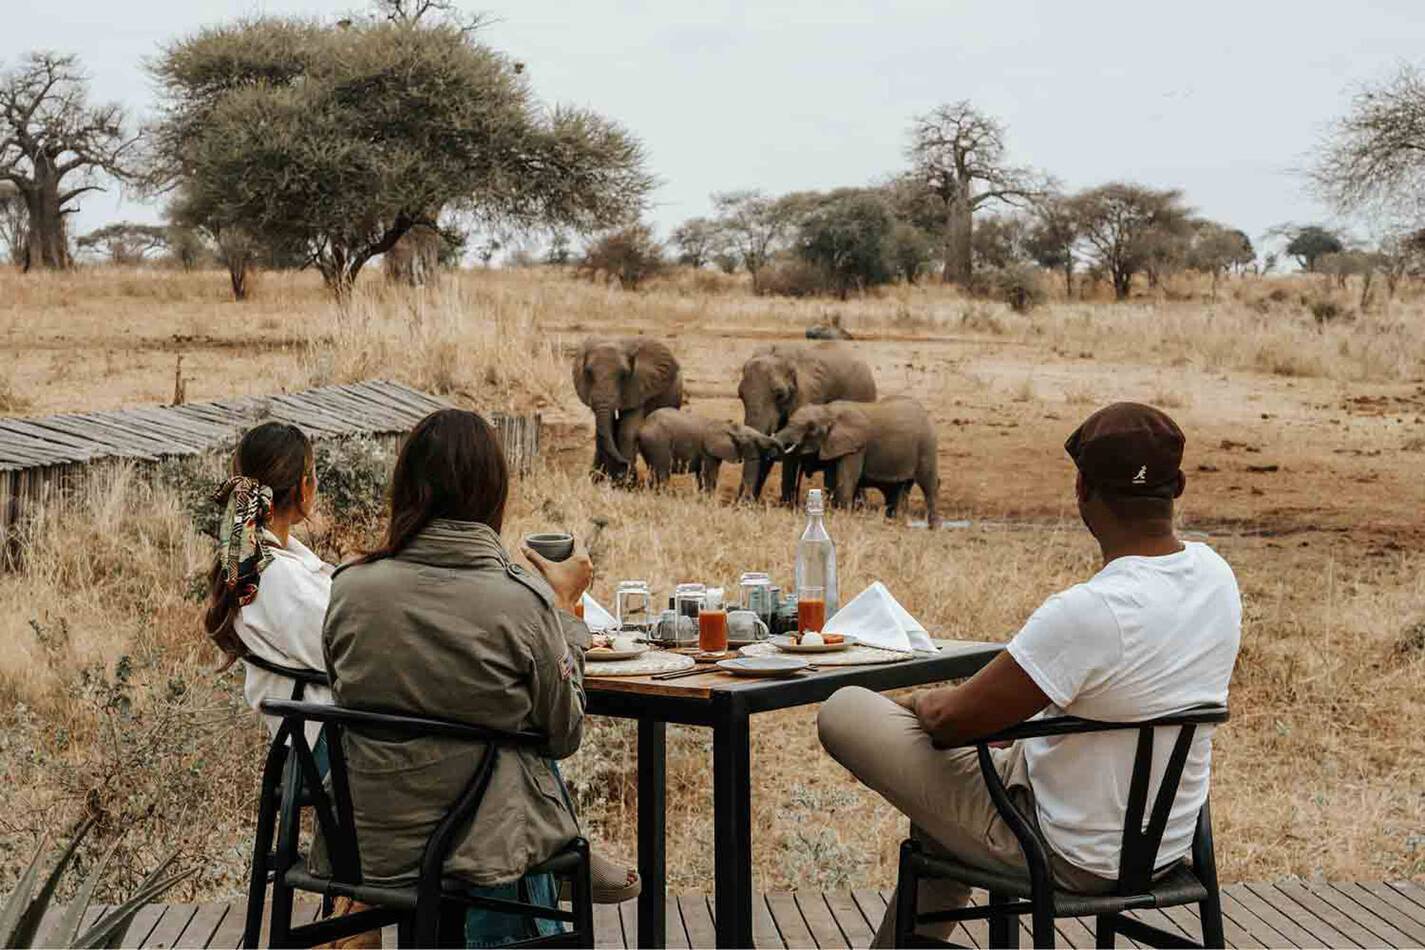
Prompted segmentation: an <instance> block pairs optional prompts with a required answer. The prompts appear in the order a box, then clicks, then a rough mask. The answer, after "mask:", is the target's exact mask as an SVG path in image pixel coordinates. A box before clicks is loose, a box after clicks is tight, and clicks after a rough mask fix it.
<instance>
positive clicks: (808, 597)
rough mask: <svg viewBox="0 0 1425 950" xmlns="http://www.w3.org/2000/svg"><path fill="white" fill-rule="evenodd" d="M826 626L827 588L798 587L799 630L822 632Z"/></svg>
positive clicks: (801, 631) (802, 631) (799, 631)
mask: <svg viewBox="0 0 1425 950" xmlns="http://www.w3.org/2000/svg"><path fill="white" fill-rule="evenodd" d="M824 626H826V588H825V587H798V588H797V632H798V633H813V632H815V633H820V632H821V628H822V627H824Z"/></svg>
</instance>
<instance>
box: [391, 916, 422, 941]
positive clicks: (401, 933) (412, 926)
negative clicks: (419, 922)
mask: <svg viewBox="0 0 1425 950" xmlns="http://www.w3.org/2000/svg"><path fill="white" fill-rule="evenodd" d="M396 946H398V947H419V946H421V944H419V943H417V942H416V915H415V912H414V911H412V912H411V913H408V914H402V915H401V919H400V920H398V921H396Z"/></svg>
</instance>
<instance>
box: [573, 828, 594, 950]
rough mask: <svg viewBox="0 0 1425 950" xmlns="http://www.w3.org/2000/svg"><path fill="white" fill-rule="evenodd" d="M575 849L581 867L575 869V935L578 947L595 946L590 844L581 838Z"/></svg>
mask: <svg viewBox="0 0 1425 950" xmlns="http://www.w3.org/2000/svg"><path fill="white" fill-rule="evenodd" d="M575 847H576V848H577V849H578V851H579V866H578V867H577V868H575V869H574V882H573V883H574V886H573V887H572V888H571V890H572V891H573V893H572V895H571V896H572V897H573V909H574V933H575V935H577V936H578V937H579V938H580V939H578V940H577V941H576V945H578V946H582V947H592V946H593V945H594V882H593V871H592V868H591V864H590V861H591V859H590V856H589V842H587V841H585V840H584V839H583V838H580V839H579V841H578V843H577V844H576V845H575Z"/></svg>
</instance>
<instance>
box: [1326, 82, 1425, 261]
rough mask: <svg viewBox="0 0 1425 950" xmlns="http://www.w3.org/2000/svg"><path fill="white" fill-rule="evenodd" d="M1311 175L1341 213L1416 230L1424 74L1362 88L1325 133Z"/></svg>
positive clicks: (1422, 209)
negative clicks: (1399, 222) (1364, 214)
mask: <svg viewBox="0 0 1425 950" xmlns="http://www.w3.org/2000/svg"><path fill="white" fill-rule="evenodd" d="M1311 177H1312V181H1313V184H1314V185H1315V187H1316V190H1317V192H1318V193H1319V194H1320V195H1321V196H1322V197H1324V198H1326V199H1327V200H1328V201H1330V202H1331V204H1332V205H1333V206H1335V208H1336V210H1338V211H1340V212H1343V213H1354V212H1360V211H1365V210H1370V209H1376V210H1378V211H1383V212H1385V214H1386V215H1387V216H1388V217H1391V218H1397V219H1404V221H1405V222H1406V223H1408V224H1409V225H1410V226H1412V227H1418V226H1419V222H1420V220H1421V218H1422V216H1425V75H1422V73H1421V71H1420V70H1419V69H1417V68H1415V67H1413V66H1403V67H1401V69H1400V70H1399V71H1398V72H1397V73H1396V74H1395V75H1394V76H1392V77H1391V78H1389V79H1387V80H1385V81H1384V82H1382V83H1380V84H1378V85H1374V86H1367V87H1366V88H1364V89H1362V90H1361V91H1360V92H1359V93H1358V94H1357V95H1356V97H1355V99H1354V100H1353V101H1352V103H1351V108H1350V111H1349V112H1348V113H1347V114H1346V115H1345V116H1343V117H1342V118H1340V119H1339V120H1337V122H1336V123H1335V124H1334V126H1332V127H1331V129H1330V131H1329V132H1328V133H1327V135H1326V138H1325V140H1324V141H1323V142H1322V144H1321V150H1320V153H1319V155H1318V156H1317V160H1316V164H1315V166H1314V168H1313V169H1312V175H1311ZM1333 253H1339V252H1333Z"/></svg>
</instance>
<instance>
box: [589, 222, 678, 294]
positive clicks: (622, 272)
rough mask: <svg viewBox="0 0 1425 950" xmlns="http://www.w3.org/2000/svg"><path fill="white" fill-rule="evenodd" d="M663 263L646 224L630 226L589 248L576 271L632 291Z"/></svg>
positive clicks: (659, 251) (661, 254)
mask: <svg viewBox="0 0 1425 950" xmlns="http://www.w3.org/2000/svg"><path fill="white" fill-rule="evenodd" d="M663 264H664V262H663V246H662V245H661V244H659V243H658V242H657V241H655V240H654V239H653V230H652V229H651V228H650V227H649V226H648V225H646V224H634V225H630V226H629V227H626V228H623V229H621V230H618V231H614V232H612V233H610V234H606V235H604V236H603V237H601V238H599V239H598V240H597V241H595V242H594V243H593V244H591V245H589V247H588V249H587V250H586V251H585V252H584V260H583V261H582V262H581V263H580V264H579V272H580V273H581V274H583V275H585V276H587V277H588V278H589V279H590V280H598V279H600V278H602V279H603V280H604V281H605V282H610V281H615V280H616V281H618V285H619V286H620V287H622V288H623V289H624V290H636V289H638V285H639V284H641V283H643V282H644V281H645V280H647V279H648V278H650V277H652V276H654V275H655V274H657V273H658V272H659V271H661V270H662V269H663Z"/></svg>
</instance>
